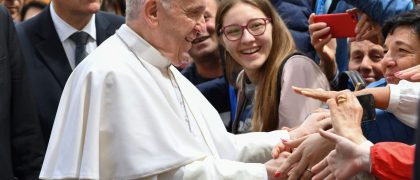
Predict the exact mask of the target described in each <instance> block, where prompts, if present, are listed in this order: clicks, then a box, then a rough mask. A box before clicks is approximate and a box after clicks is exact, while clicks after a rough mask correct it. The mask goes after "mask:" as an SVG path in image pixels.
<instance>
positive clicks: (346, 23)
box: [314, 13, 358, 38]
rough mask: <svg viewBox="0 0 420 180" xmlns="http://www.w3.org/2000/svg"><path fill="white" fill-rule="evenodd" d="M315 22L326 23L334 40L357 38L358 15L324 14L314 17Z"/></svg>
mask: <svg viewBox="0 0 420 180" xmlns="http://www.w3.org/2000/svg"><path fill="white" fill-rule="evenodd" d="M314 22H325V23H327V25H328V26H329V27H330V28H331V30H330V32H331V35H332V37H333V38H345V37H355V36H356V32H355V29H356V25H357V22H358V20H357V15H356V14H353V13H336V14H322V15H316V16H315V17H314Z"/></svg>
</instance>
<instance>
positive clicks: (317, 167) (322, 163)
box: [311, 158, 328, 174]
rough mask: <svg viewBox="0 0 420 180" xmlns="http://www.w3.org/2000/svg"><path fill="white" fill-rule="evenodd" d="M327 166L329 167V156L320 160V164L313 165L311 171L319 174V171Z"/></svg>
mask: <svg viewBox="0 0 420 180" xmlns="http://www.w3.org/2000/svg"><path fill="white" fill-rule="evenodd" d="M326 167H328V162H327V158H324V159H323V160H322V161H320V162H319V163H318V164H315V166H313V167H312V168H311V171H312V172H313V173H314V174H318V173H319V172H321V171H323V170H324V169H325V168H326Z"/></svg>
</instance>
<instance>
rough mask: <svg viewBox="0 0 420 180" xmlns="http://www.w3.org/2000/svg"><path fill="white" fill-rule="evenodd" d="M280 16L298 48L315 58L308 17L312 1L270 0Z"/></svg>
mask: <svg viewBox="0 0 420 180" xmlns="http://www.w3.org/2000/svg"><path fill="white" fill-rule="evenodd" d="M270 1H271V4H273V6H274V7H275V8H276V10H277V12H278V13H279V15H280V17H281V18H282V19H283V21H284V22H285V23H286V25H287V27H288V28H289V31H290V32H291V34H292V36H293V39H294V40H295V43H296V47H297V48H298V50H299V51H300V52H302V53H304V54H305V55H307V56H309V57H310V58H311V59H314V58H315V54H316V52H315V49H314V48H313V47H312V44H311V39H310V37H309V32H308V26H309V23H308V19H309V15H311V13H312V9H311V2H310V1H307V0H270Z"/></svg>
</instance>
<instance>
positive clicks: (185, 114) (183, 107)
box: [168, 67, 192, 132]
mask: <svg viewBox="0 0 420 180" xmlns="http://www.w3.org/2000/svg"><path fill="white" fill-rule="evenodd" d="M168 74H169V78H170V80H171V83H172V86H173V87H174V88H175V89H176V93H177V98H178V101H179V102H180V105H181V107H182V109H184V120H185V122H186V123H187V124H188V129H189V130H190V132H192V130H191V123H190V119H189V118H188V112H187V107H186V106H185V104H186V103H185V98H184V95H183V94H182V91H181V89H180V88H179V85H178V81H176V79H175V76H174V74H173V73H172V71H171V69H170V68H169V67H168Z"/></svg>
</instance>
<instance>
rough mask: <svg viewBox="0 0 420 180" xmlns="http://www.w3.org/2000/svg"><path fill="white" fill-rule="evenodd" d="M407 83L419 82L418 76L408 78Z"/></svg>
mask: <svg viewBox="0 0 420 180" xmlns="http://www.w3.org/2000/svg"><path fill="white" fill-rule="evenodd" d="M409 81H412V82H419V81H420V74H414V75H412V76H411V77H410V78H409Z"/></svg>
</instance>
